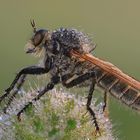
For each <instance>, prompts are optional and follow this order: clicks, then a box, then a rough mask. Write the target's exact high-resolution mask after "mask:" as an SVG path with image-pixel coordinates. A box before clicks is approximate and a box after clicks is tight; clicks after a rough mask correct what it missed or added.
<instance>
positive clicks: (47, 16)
mask: <svg viewBox="0 0 140 140" xmlns="http://www.w3.org/2000/svg"><path fill="white" fill-rule="evenodd" d="M139 5H140V1H138V0H133V1H132V0H117V1H116V0H106V1H103V0H102V1H101V0H83V1H82V0H76V1H74V0H69V1H68V0H59V1H54V0H40V1H34V0H24V1H22V0H12V1H8V0H0V92H1V93H3V90H4V89H5V88H7V87H8V85H9V84H10V83H11V81H12V80H13V78H14V76H15V73H16V72H18V70H19V69H20V68H22V67H24V66H28V65H31V64H34V63H36V62H37V59H36V58H33V57H31V56H29V55H26V54H25V52H24V46H25V44H26V42H27V40H28V39H29V38H30V37H31V35H32V28H31V26H30V23H29V20H30V19H35V21H36V23H37V27H38V28H47V29H50V30H54V29H56V28H59V27H73V28H77V29H79V30H81V31H83V32H85V33H87V34H89V36H90V37H91V38H92V39H93V41H94V42H95V43H96V44H97V48H96V50H95V52H94V55H96V56H98V57H99V58H103V59H105V60H107V61H110V62H112V63H113V64H115V65H117V66H118V67H119V68H121V69H122V70H123V71H125V72H126V73H128V74H129V75H132V76H133V77H136V79H139V80H140V65H139V57H140V55H139V54H140V8H139ZM109 104H110V105H109V109H110V118H111V119H112V122H113V124H114V129H113V130H114V135H117V136H118V137H119V139H120V140H132V139H133V140H138V139H140V115H138V114H136V113H135V112H134V111H132V110H130V109H128V108H126V107H124V105H122V104H121V103H120V102H118V101H116V99H113V98H112V97H110V103H109Z"/></svg>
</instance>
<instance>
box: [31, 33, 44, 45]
mask: <svg viewBox="0 0 140 140" xmlns="http://www.w3.org/2000/svg"><path fill="white" fill-rule="evenodd" d="M42 40H43V38H42V35H41V34H39V33H37V34H35V36H34V37H33V38H32V42H33V44H34V46H38V45H39V44H40V43H41V42H42Z"/></svg>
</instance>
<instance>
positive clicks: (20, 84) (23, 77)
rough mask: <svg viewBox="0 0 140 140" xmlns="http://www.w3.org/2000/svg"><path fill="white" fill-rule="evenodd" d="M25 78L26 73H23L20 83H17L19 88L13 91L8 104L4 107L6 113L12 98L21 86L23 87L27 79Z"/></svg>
mask: <svg viewBox="0 0 140 140" xmlns="http://www.w3.org/2000/svg"><path fill="white" fill-rule="evenodd" d="M25 78H26V75H25V74H24V75H22V76H21V77H20V79H19V80H18V85H17V88H16V89H15V90H14V91H13V92H12V95H11V96H10V97H9V100H8V102H7V104H6V106H5V107H4V108H3V112H4V113H6V111H7V108H8V107H9V106H10V104H11V102H12V100H13V99H14V97H15V96H16V94H17V92H18V91H19V90H20V88H21V87H22V85H23V83H24V81H25Z"/></svg>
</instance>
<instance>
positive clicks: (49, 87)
mask: <svg viewBox="0 0 140 140" xmlns="http://www.w3.org/2000/svg"><path fill="white" fill-rule="evenodd" d="M59 82H60V77H58V76H57V75H56V76H54V77H52V79H51V82H50V83H48V84H47V86H46V87H44V88H43V89H42V90H41V91H39V94H38V95H37V96H36V97H35V98H33V99H32V101H30V102H28V103H27V104H26V105H25V106H24V107H23V108H22V109H21V110H20V111H19V112H18V114H17V117H18V120H19V121H20V120H21V119H20V115H21V114H22V113H23V112H24V111H25V110H26V109H27V108H28V107H29V106H31V105H32V104H33V102H36V101H37V100H39V99H40V98H41V96H43V95H44V94H45V93H46V92H48V91H50V90H52V89H53V88H54V86H55V85H56V84H58V83H59Z"/></svg>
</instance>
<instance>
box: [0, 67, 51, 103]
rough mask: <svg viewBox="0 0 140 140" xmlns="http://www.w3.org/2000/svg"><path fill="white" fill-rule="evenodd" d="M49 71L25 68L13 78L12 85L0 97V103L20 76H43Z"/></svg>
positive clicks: (40, 68) (38, 68) (39, 68)
mask: <svg viewBox="0 0 140 140" xmlns="http://www.w3.org/2000/svg"><path fill="white" fill-rule="evenodd" d="M48 71H49V69H46V68H42V67H38V66H29V67H27V68H23V69H22V70H21V71H20V72H19V73H18V74H17V76H16V77H15V79H14V80H13V82H12V84H11V85H10V87H9V88H8V89H6V90H5V94H4V95H2V96H1V97H0V102H1V101H2V100H3V99H4V98H5V97H6V96H8V94H9V93H10V91H11V90H12V89H13V88H14V86H15V85H16V83H17V82H18V80H19V79H20V77H21V76H22V75H27V74H34V75H35V74H36V75H37V74H44V73H47V72H48Z"/></svg>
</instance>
